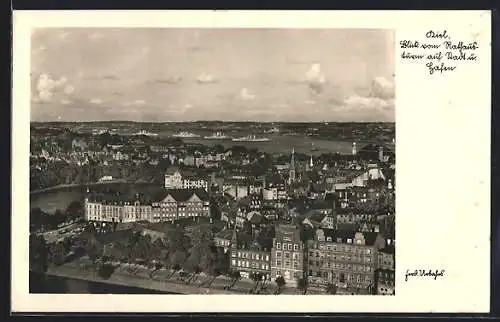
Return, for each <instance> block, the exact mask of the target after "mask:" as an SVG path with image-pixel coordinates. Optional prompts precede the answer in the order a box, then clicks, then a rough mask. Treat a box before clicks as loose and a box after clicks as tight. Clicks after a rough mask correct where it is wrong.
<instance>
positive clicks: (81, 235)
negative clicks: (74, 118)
mask: <svg viewBox="0 0 500 322" xmlns="http://www.w3.org/2000/svg"><path fill="white" fill-rule="evenodd" d="M30 135H31V141H30V193H31V196H30V202H31V205H30V208H31V211H30V232H31V234H30V272H31V276H30V291H31V292H45V293H47V292H63V293H64V292H66V293H67V292H72V290H68V289H66V290H60V289H58V290H55V288H56V287H54V286H50V284H51V283H53V284H56V282H51V278H55V277H57V278H67V279H76V280H82V281H87V282H89V283H101V285H119V286H123V287H130V288H132V287H134V288H138V289H141V290H143V292H144V293H148V292H151V293H154V292H161V293H175V294H260V295H264V294H274V295H279V294H330V295H347V294H348V295H394V294H395V290H394V283H395V276H394V269H395V243H396V241H395V190H396V188H395V187H396V178H395V162H396V158H395V127H394V123H335V122H320V123H279V122H276V123H259V122H222V121H220V122H217V121H212V122H210V121H200V122H185V123H138V122H118V121H114V122H87V123H64V122H51V123H43V122H37V123H32V124H31V129H30ZM75 292H76V291H75ZM82 292H91V291H89V290H86V291H82Z"/></svg>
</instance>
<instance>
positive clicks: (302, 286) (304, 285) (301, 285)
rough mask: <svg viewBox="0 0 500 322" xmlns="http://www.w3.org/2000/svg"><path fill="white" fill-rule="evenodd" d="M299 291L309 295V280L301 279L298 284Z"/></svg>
mask: <svg viewBox="0 0 500 322" xmlns="http://www.w3.org/2000/svg"><path fill="white" fill-rule="evenodd" d="M297 289H299V290H300V291H302V293H303V294H306V293H307V279H305V278H303V277H302V278H300V279H299V280H298V282H297Z"/></svg>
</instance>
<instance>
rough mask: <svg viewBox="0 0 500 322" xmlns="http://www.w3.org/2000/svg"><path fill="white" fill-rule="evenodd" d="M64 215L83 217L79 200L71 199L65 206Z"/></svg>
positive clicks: (73, 217) (70, 217) (74, 217)
mask: <svg viewBox="0 0 500 322" xmlns="http://www.w3.org/2000/svg"><path fill="white" fill-rule="evenodd" d="M66 217H67V218H69V219H77V218H81V217H83V205H82V203H81V202H80V201H77V200H75V201H72V202H71V203H70V204H69V205H68V207H67V208H66Z"/></svg>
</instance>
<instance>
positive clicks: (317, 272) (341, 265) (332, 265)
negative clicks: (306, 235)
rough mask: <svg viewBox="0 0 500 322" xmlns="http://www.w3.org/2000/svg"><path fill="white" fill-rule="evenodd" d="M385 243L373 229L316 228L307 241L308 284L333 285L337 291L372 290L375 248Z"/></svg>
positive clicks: (355, 291)
mask: <svg viewBox="0 0 500 322" xmlns="http://www.w3.org/2000/svg"><path fill="white" fill-rule="evenodd" d="M384 246H385V241H384V239H383V237H382V236H381V235H379V234H378V233H374V232H365V233H361V232H356V231H338V230H332V229H318V230H316V233H315V238H314V239H313V240H309V241H308V252H307V262H306V263H307V271H308V272H307V273H308V274H307V275H308V279H309V286H310V287H313V288H324V287H325V286H326V285H328V284H335V285H337V289H338V292H339V293H344V294H352V293H354V294H373V292H374V289H375V272H376V269H377V266H378V259H377V255H378V250H379V249H382V248H383V247H384Z"/></svg>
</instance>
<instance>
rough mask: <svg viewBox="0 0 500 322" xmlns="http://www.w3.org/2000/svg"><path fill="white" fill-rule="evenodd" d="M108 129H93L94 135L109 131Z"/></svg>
mask: <svg viewBox="0 0 500 322" xmlns="http://www.w3.org/2000/svg"><path fill="white" fill-rule="evenodd" d="M107 132H108V129H94V130H92V135H101V134H104V133H107Z"/></svg>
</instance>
